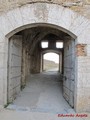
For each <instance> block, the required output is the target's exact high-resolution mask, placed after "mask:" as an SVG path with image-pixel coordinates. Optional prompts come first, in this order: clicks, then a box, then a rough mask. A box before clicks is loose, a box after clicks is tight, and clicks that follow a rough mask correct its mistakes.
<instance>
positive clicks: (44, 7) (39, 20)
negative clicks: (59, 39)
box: [0, 3, 90, 111]
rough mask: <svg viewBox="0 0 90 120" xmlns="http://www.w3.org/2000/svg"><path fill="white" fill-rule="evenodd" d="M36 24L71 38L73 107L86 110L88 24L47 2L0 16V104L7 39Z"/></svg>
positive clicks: (89, 108) (0, 101) (88, 108)
mask: <svg viewBox="0 0 90 120" xmlns="http://www.w3.org/2000/svg"><path fill="white" fill-rule="evenodd" d="M38 24H39V25H41V26H42V25H49V26H53V27H56V28H57V29H60V30H62V31H63V32H65V33H67V34H69V35H70V36H72V37H73V38H74V39H75V46H76V57H75V94H74V96H75V103H74V107H75V109H76V111H90V94H89V91H90V82H89V78H90V75H89V72H90V70H89V68H88V66H89V65H90V62H89V59H90V52H89V47H90V40H89V38H90V34H89V31H90V22H89V21H88V20H87V19H85V18H84V17H82V16H80V15H78V14H76V13H74V12H72V11H71V10H69V9H67V8H63V7H61V6H60V5H56V4H49V3H34V4H27V5H24V6H22V7H18V8H16V9H13V10H10V11H8V12H6V13H3V14H2V15H1V16H0V46H1V47H0V56H1V57H0V74H1V76H0V82H1V83H0V105H1V106H4V105H5V104H6V103H7V78H8V76H7V75H8V69H7V68H8V64H7V61H8V38H10V37H11V36H12V35H14V34H15V33H17V32H19V31H21V30H23V29H26V28H30V27H33V26H38ZM87 103H88V104H87Z"/></svg>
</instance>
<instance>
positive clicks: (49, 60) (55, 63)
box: [43, 52, 59, 72]
mask: <svg viewBox="0 0 90 120" xmlns="http://www.w3.org/2000/svg"><path fill="white" fill-rule="evenodd" d="M43 71H57V72H58V71H59V55H58V54H56V53H53V52H49V53H45V54H44V55H43Z"/></svg>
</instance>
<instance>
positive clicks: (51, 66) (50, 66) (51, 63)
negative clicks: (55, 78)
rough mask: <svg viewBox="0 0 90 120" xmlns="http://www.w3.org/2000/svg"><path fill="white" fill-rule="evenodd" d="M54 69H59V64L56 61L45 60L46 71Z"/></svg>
mask: <svg viewBox="0 0 90 120" xmlns="http://www.w3.org/2000/svg"><path fill="white" fill-rule="evenodd" d="M54 68H58V63H55V62H54V61H50V60H44V70H45V71H46V70H51V69H54Z"/></svg>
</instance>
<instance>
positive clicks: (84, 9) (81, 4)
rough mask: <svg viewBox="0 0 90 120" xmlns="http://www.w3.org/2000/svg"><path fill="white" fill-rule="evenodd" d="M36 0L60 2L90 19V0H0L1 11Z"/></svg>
mask: <svg viewBox="0 0 90 120" xmlns="http://www.w3.org/2000/svg"><path fill="white" fill-rule="evenodd" d="M35 2H47V3H54V4H59V5H61V6H64V7H67V8H70V9H72V10H73V11H76V12H78V13H80V14H81V15H84V16H85V17H87V18H89V19H90V12H89V10H90V0H0V11H1V13H2V12H5V11H7V10H10V9H13V8H16V7H21V6H23V5H25V4H31V3H35Z"/></svg>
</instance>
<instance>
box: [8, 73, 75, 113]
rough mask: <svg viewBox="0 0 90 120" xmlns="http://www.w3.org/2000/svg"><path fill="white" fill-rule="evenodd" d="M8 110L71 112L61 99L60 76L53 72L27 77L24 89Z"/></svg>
mask: <svg viewBox="0 0 90 120" xmlns="http://www.w3.org/2000/svg"><path fill="white" fill-rule="evenodd" d="M8 108H12V109H22V110H25V109H26V110H27V109H28V110H29V111H31V112H46V113H48V112H49V113H67V112H68V111H69V110H72V111H73V109H71V107H70V106H69V105H68V103H67V102H66V100H65V99H64V98H63V95H62V80H61V79H60V74H59V73H57V72H54V71H51V72H44V73H41V74H36V75H31V76H29V77H28V80H27V85H26V87H25V89H24V90H23V91H22V92H21V93H20V94H19V96H18V97H17V99H16V100H15V101H14V102H13V104H11V105H9V107H8ZM73 112H74V111H73Z"/></svg>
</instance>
